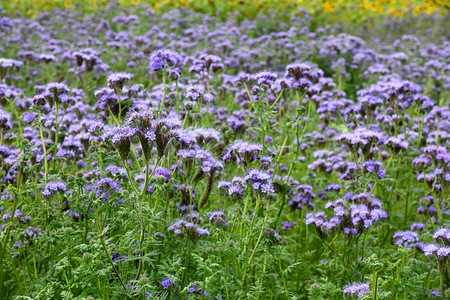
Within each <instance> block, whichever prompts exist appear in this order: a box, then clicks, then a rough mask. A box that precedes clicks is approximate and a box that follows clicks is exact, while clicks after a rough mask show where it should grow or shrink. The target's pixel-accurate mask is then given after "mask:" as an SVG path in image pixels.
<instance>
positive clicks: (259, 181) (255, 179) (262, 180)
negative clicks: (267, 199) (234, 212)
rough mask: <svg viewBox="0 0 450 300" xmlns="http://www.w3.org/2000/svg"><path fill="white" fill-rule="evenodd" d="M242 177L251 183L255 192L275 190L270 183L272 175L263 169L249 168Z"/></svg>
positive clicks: (263, 192) (265, 192) (272, 191)
mask: <svg viewBox="0 0 450 300" xmlns="http://www.w3.org/2000/svg"><path fill="white" fill-rule="evenodd" d="M244 179H245V181H247V182H249V183H250V184H251V187H252V188H253V190H254V191H256V192H260V193H262V194H268V193H274V192H275V190H274V188H273V185H272V176H271V175H270V174H269V173H267V172H265V171H260V170H258V169H253V170H250V171H249V172H247V175H246V176H245V177H244Z"/></svg>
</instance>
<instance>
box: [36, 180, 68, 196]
mask: <svg viewBox="0 0 450 300" xmlns="http://www.w3.org/2000/svg"><path fill="white" fill-rule="evenodd" d="M65 191H66V184H65V183H64V182H62V181H50V182H49V183H47V185H46V186H45V189H44V191H43V192H42V194H43V195H44V196H45V197H50V196H52V195H54V194H56V193H64V192H65Z"/></svg>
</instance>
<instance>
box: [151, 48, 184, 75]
mask: <svg viewBox="0 0 450 300" xmlns="http://www.w3.org/2000/svg"><path fill="white" fill-rule="evenodd" d="M180 64H181V57H180V55H179V54H178V53H176V52H175V51H172V50H167V49H161V50H158V51H156V52H154V53H152V54H151V55H150V63H149V67H150V69H151V70H153V71H159V70H161V69H165V68H168V67H169V66H171V67H174V68H175V67H178V66H179V65H180Z"/></svg>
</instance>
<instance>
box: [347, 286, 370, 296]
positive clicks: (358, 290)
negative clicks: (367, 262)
mask: <svg viewBox="0 0 450 300" xmlns="http://www.w3.org/2000/svg"><path fill="white" fill-rule="evenodd" d="M369 292H370V286H369V284H368V283H360V282H356V283H351V284H348V285H346V286H345V288H344V290H343V293H344V295H351V296H358V298H364V297H365V296H366V295H367V293H369Z"/></svg>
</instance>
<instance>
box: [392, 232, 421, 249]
mask: <svg viewBox="0 0 450 300" xmlns="http://www.w3.org/2000/svg"><path fill="white" fill-rule="evenodd" d="M393 238H394V240H395V244H396V245H402V246H403V247H407V248H411V247H412V246H414V245H415V244H416V243H417V242H419V236H418V235H417V233H416V232H414V231H397V232H395V233H394V236H393Z"/></svg>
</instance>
